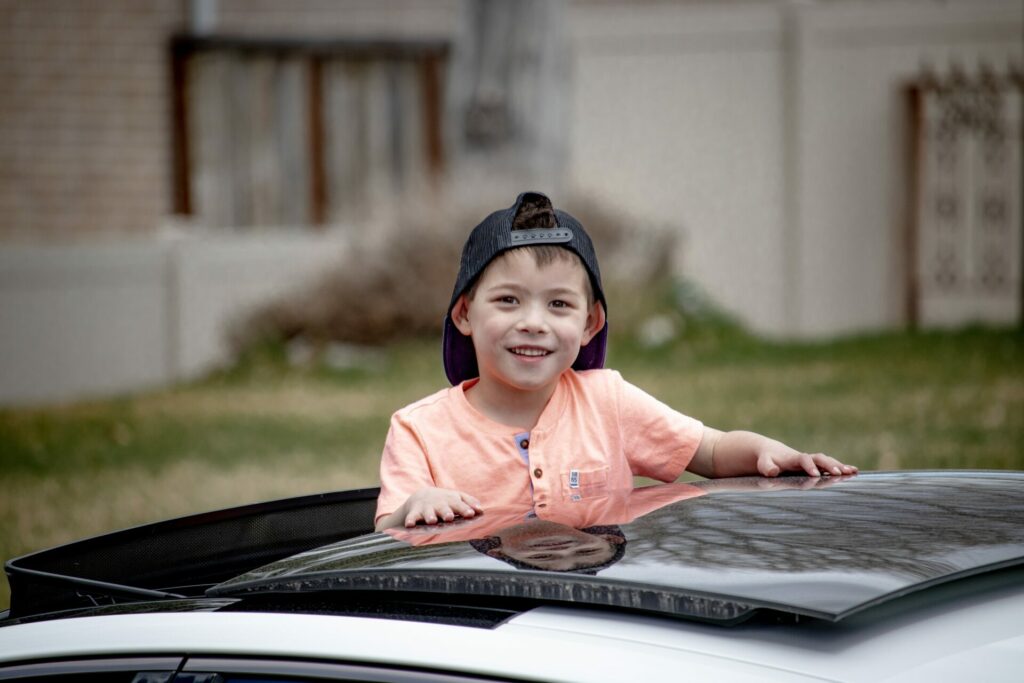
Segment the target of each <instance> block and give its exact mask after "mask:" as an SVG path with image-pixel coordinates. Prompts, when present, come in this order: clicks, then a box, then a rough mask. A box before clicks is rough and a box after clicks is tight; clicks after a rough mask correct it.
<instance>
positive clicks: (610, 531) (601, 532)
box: [469, 524, 626, 576]
mask: <svg viewBox="0 0 1024 683" xmlns="http://www.w3.org/2000/svg"><path fill="white" fill-rule="evenodd" d="M580 531H582V532H583V533H585V534H590V535H591V536H615V537H617V538H620V539H622V542H621V543H616V544H615V553H614V554H613V555H612V556H611V557H610V558H609V559H608V560H606V561H604V562H602V563H601V564H596V565H592V566H589V567H582V568H579V569H545V568H544V567H539V566H537V565H534V564H530V563H529V562H523V561H522V560H516V559H513V558H511V557H509V556H508V555H506V554H505V553H502V554H501V556H500V557H494V555H490V552H491V551H492V550H500V549H501V540H500V539H498V537H497V536H487V537H485V538H475V539H473V540H471V541H470V542H469V544H470V545H471V546H473V549H474V550H476V551H477V552H479V553H482V554H484V555H489V556H490V557H494V559H496V560H501V561H502V562H504V563H506V564H510V565H512V566H513V567H515V568H516V569H541V570H544V571H549V572H564V573H568V574H588V575H591V576H593V575H594V574H597V573H598V572H599V571H601V570H602V569H607V568H608V567H610V566H612V565H613V564H615V563H616V562H618V561H619V560H621V559H622V556H623V555H625V554H626V535H625V534H623V533H622V529H621V528H619V527H618V525H614V524H612V525H607V526H588V527H586V528H583V529H580Z"/></svg>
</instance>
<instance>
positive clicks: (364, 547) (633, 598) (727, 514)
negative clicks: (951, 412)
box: [207, 471, 1024, 624]
mask: <svg viewBox="0 0 1024 683" xmlns="http://www.w3.org/2000/svg"><path fill="white" fill-rule="evenodd" d="M645 495H646V499H644V500H640V502H637V499H643V498H644V497H645ZM658 496H661V497H660V498H658ZM655 498H656V499H657V500H656V502H655V503H654V504H653V505H652V504H651V502H650V499H655ZM666 500H668V501H670V502H667V503H666V502H664V501H666ZM659 504H660V506H658V505H659ZM649 507H653V509H650V510H647V509H646V508H649ZM595 508H596V511H595ZM638 510H640V511H643V514H635V513H636V512H637V511H638ZM521 513H522V511H519V513H518V514H521ZM527 514H529V512H528V511H527ZM489 515H490V518H489V517H488V516H489ZM552 519H553V520H554V521H556V522H559V523H563V522H564V523H566V525H567V526H572V527H573V528H580V527H581V525H585V526H583V528H585V529H589V530H590V531H591V532H593V533H596V534H599V535H601V534H604V535H607V534H608V533H610V532H614V533H615V534H619V535H620V536H621V539H622V540H621V541H618V543H619V545H620V546H624V547H623V552H622V553H621V556H620V557H618V558H617V559H616V560H615V561H614V562H613V563H611V564H605V565H604V566H601V567H599V568H598V569H596V570H595V571H586V570H585V569H584V570H577V571H570V572H552V571H545V570H542V569H538V568H536V567H529V566H523V565H522V564H521V563H518V564H517V563H514V562H513V563H509V562H506V561H499V560H498V559H495V557H494V556H493V555H492V554H488V552H487V548H486V542H484V546H483V547H481V539H488V538H494V534H496V533H497V534H500V533H501V528H502V527H501V525H502V524H506V523H508V522H509V520H513V523H518V524H520V527H521V528H528V527H529V526H530V524H531V522H532V523H534V524H537V522H538V521H545V520H547V521H550V520H552ZM1022 520H1024V474H1022V473H1015V472H969V473H968V472H949V471H943V472H897V473H873V474H865V475H861V476H856V477H837V478H835V479H831V480H830V479H810V478H806V477H795V478H785V479H782V480H768V481H766V480H763V479H760V478H751V479H740V480H730V481H728V482H722V481H709V482H697V483H692V484H673V485H668V486H659V487H650V488H649V489H638V490H634V491H632V492H625V493H624V494H623V495H621V496H618V497H616V496H603V497H601V499H600V500H599V501H598V503H597V504H596V505H587V504H586V503H585V499H581V500H580V501H571V500H570V501H568V502H567V503H566V504H565V505H563V506H561V508H560V509H559V510H553V511H548V513H547V514H545V515H544V516H543V517H542V518H541V519H540V520H531V519H530V518H529V517H525V518H524V517H522V516H520V517H518V518H517V512H516V511H487V512H485V513H484V514H483V515H482V516H481V517H480V518H478V519H473V520H463V521H462V522H460V523H459V524H455V525H448V526H447V527H442V528H429V529H418V530H412V531H399V532H393V533H392V534H391V535H385V534H369V535H364V536H360V537H356V538H352V539H347V540H343V541H340V542H338V543H334V544H330V545H327V546H324V547H320V548H316V549H312V550H310V551H307V552H304V553H301V554H299V555H296V556H293V557H289V558H286V559H282V560H280V561H278V562H275V563H271V564H269V565H267V566H264V567H261V568H258V569H256V570H253V571H251V572H247V573H245V574H242V575H241V576H238V577H235V578H233V579H230V580H228V581H226V582H223V583H221V584H220V585H218V586H215V587H212V588H211V589H210V590H208V591H207V594H208V595H211V596H218V597H228V596H235V597H237V596H243V595H254V594H276V595H281V594H288V593H299V592H304V591H305V592H308V591H387V592H408V593H416V592H426V593H444V594H445V595H446V596H453V595H464V596H503V597H506V598H508V597H518V598H524V599H533V600H540V601H545V602H549V603H573V604H577V605H578V604H585V605H592V606H601V607H614V608H625V609H637V610H642V611H648V612H657V613H662V614H666V615H672V616H678V617H686V618H692V619H700V620H708V621H715V622H718V623H723V624H728V623H735V622H738V621H741V620H743V619H746V618H748V617H750V616H751V615H752V614H754V613H756V612H758V611H766V610H767V611H771V612H774V613H780V614H787V615H791V616H805V617H813V618H817V619H824V620H828V621H839V620H842V619H846V618H848V617H850V616H851V615H854V614H856V613H858V612H860V611H862V610H865V609H867V608H870V607H874V606H878V605H881V604H884V603H885V602H887V601H889V600H892V599H894V598H896V597H900V596H904V595H907V594H908V593H912V592H915V591H921V590H924V589H927V588H931V587H935V586H939V585H941V584H944V583H948V582H951V581H954V580H956V579H960V578H964V577H966V576H971V575H975V574H979V573H985V572H992V571H996V570H999V569H1001V568H1005V567H1012V566H1016V565H1020V564H1022V563H1024V524H1022V523H1021V522H1022ZM595 530H596V531H595ZM423 538H427V539H428V540H426V541H424V540H423ZM470 539H472V542H467V540H470Z"/></svg>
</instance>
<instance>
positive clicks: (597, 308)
mask: <svg viewBox="0 0 1024 683" xmlns="http://www.w3.org/2000/svg"><path fill="white" fill-rule="evenodd" d="M452 313H454V311H452ZM604 322H605V315H604V306H602V305H601V302H600V301H595V302H594V305H593V306H591V307H590V312H589V313H587V326H586V327H585V328H584V330H583V339H582V340H581V343H580V346H586V345H587V344H589V343H590V340H591V339H593V338H594V337H595V336H597V333H598V332H600V331H601V330H602V329H604Z"/></svg>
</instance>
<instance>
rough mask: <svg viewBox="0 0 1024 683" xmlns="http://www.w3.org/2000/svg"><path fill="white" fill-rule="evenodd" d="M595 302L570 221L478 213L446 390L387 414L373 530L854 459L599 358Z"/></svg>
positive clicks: (536, 211) (585, 242)
mask: <svg viewBox="0 0 1024 683" xmlns="http://www.w3.org/2000/svg"><path fill="white" fill-rule="evenodd" d="M606 306H607V304H606V301H605V297H604V291H603V290H602V288H601V275H600V271H599V269H598V265H597V258H596V255H595V253H594V249H593V245H592V244H591V241H590V238H589V237H588V236H587V234H586V232H585V231H584V229H583V226H582V225H580V223H579V222H578V221H577V220H576V219H575V218H573V217H572V216H570V215H569V214H567V213H565V212H563V211H557V210H555V209H554V208H553V207H552V206H551V202H550V200H548V198H547V197H545V196H544V195H541V194H537V193H525V194H521V195H520V196H519V197H518V198H517V199H516V202H515V204H513V205H512V206H511V207H509V208H508V209H505V210H502V211H496V212H494V213H492V214H491V215H490V216H488V217H487V218H485V219H484V221H483V222H482V223H480V225H478V226H477V227H476V228H475V229H474V230H473V232H472V234H471V235H470V237H469V239H468V240H467V242H466V245H465V247H464V249H463V253H462V260H461V264H460V269H459V275H458V278H457V280H456V283H455V289H454V291H453V293H452V300H451V304H450V305H449V308H448V316H447V317H446V318H445V329H444V340H443V350H444V366H445V371H446V373H447V375H448V379H449V380H450V381H451V382H452V384H453V385H455V386H453V387H452V388H450V389H446V390H442V391H440V392H438V393H436V394H433V395H432V396H428V397H427V398H425V399H422V400H420V401H418V402H416V403H413V404H412V405H410V406H407V407H406V408H403V409H402V410H400V411H398V412H397V413H395V415H394V416H393V417H392V421H391V428H390V430H389V432H388V438H387V442H386V443H385V446H384V454H383V457H382V460H381V494H380V497H379V498H378V501H377V514H376V525H377V528H378V529H383V528H387V527H392V526H400V525H405V526H412V525H415V524H416V523H417V522H421V521H422V522H426V523H428V524H434V523H436V522H437V521H438V520H439V519H441V520H451V519H453V518H454V516H455V515H462V516H464V517H472V516H473V515H475V514H476V513H477V512H480V511H482V510H483V506H482V505H481V503H480V500H479V498H484V499H485V500H486V501H487V505H488V506H492V505H515V504H524V503H526V504H531V505H532V506H533V508H534V509H535V511H536V513H537V514H538V515H539V516H541V517H543V516H544V510H545V508H546V507H547V506H548V505H549V504H552V503H554V502H556V501H559V500H563V499H567V500H573V499H582V498H585V497H591V496H599V495H604V494H605V493H607V492H608V491H609V490H614V489H621V488H628V487H630V486H631V485H632V478H633V476H634V475H641V476H646V477H650V478H652V479H657V480H660V481H673V480H675V479H676V478H677V477H678V476H679V475H680V474H681V473H682V472H683V470H684V469H685V470H689V471H691V472H693V473H695V474H698V475H701V476H706V477H727V476H739V475H746V474H761V475H763V476H776V475H777V474H779V473H780V472H783V471H787V470H798V471H804V472H806V473H807V474H810V475H812V476H819V475H820V473H821V472H822V470H823V471H824V472H825V473H827V474H834V475H839V474H852V473H854V472H856V468H854V467H851V466H849V465H844V464H843V463H841V462H839V461H838V460H836V459H835V458H831V457H829V456H827V455H824V454H822V453H814V454H809V453H801V452H799V451H796V450H794V449H792V448H790V447H788V446H786V445H784V444H782V443H780V442H778V441H774V440H772V439H768V438H766V437H764V436H761V435H759V434H754V433H751V432H727V433H723V432H720V431H718V430H715V429H711V428H709V427H705V426H704V425H702V424H701V423H700V422H699V421H697V420H695V419H693V418H690V417H687V416H685V415H682V414H681V413H678V412H676V411H675V410H673V409H671V408H669V407H668V406H666V405H664V404H663V403H660V402H659V401H657V400H656V399H654V398H653V397H651V396H649V395H648V394H646V393H645V392H643V391H641V390H640V389H638V388H637V387H634V386H633V385H631V384H629V383H628V382H626V381H625V380H623V379H622V377H621V376H620V375H619V374H618V373H616V372H614V371H611V370H601V369H600V368H601V367H603V365H604V356H605V348H606V344H607V335H608V327H607V324H606V318H605V312H606Z"/></svg>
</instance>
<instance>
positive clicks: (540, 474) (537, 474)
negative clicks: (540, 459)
mask: <svg viewBox="0 0 1024 683" xmlns="http://www.w3.org/2000/svg"><path fill="white" fill-rule="evenodd" d="M533 476H535V477H537V478H538V479H540V478H541V477H543V476H544V470H542V469H541V468H539V467H538V468H537V469H535V470H534V471H533Z"/></svg>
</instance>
